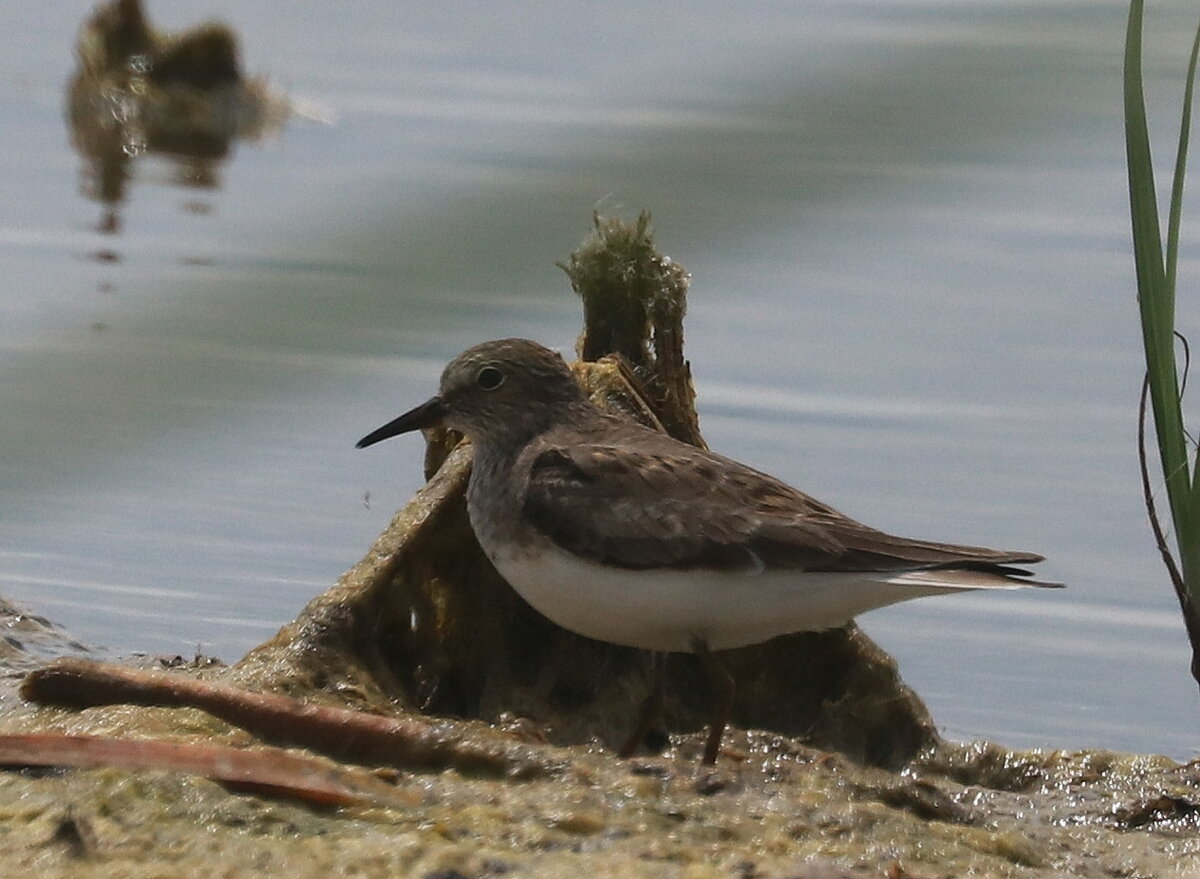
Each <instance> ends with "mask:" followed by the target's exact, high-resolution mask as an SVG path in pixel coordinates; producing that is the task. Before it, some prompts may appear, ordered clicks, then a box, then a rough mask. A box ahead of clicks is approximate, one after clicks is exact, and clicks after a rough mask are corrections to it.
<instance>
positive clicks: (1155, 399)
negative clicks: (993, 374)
mask: <svg viewBox="0 0 1200 879" xmlns="http://www.w3.org/2000/svg"><path fill="white" fill-rule="evenodd" d="M1142 12H1143V4H1142V2H1141V0H1133V2H1132V3H1131V4H1130V9H1129V28H1128V31H1127V33H1126V40H1125V75H1124V84H1125V150H1126V160H1127V165H1128V170H1129V201H1130V217H1131V219H1132V224H1133V245H1134V261H1135V265H1136V268H1137V285H1138V307H1139V309H1140V311H1141V319H1142V341H1143V345H1144V348H1145V353H1146V368H1147V372H1148V374H1149V378H1150V399H1151V409H1152V411H1153V413H1154V427H1155V433H1156V435H1157V437H1158V448H1159V457H1160V460H1161V463H1162V468H1163V479H1164V480H1165V481H1166V485H1167V496H1168V499H1169V502H1170V509H1171V518H1172V521H1173V522H1174V525H1175V536H1176V541H1177V542H1178V541H1179V539H1180V535H1181V534H1183V535H1188V537H1190V535H1191V527H1190V525H1191V518H1192V517H1191V493H1192V492H1191V478H1190V473H1189V467H1188V450H1187V441H1186V436H1185V434H1184V429H1183V413H1182V410H1181V407H1180V401H1179V383H1178V374H1177V371H1176V365H1175V336H1174V332H1175V291H1174V288H1173V286H1172V285H1170V284H1169V282H1168V276H1167V271H1166V265H1165V262H1164V254H1163V242H1162V234H1161V231H1160V228H1159V215H1158V199H1157V196H1156V194H1155V190H1154V167H1153V159H1152V154H1151V151H1150V135H1149V132H1148V128H1147V124H1146V101H1145V94H1144V88H1143V83H1142ZM1177 167H1178V165H1177ZM1185 539H1186V538H1185ZM1181 554H1183V555H1188V554H1187V553H1183V552H1182V547H1181ZM1184 567H1185V569H1186V568H1187V567H1188V565H1187V564H1185V565H1184Z"/></svg>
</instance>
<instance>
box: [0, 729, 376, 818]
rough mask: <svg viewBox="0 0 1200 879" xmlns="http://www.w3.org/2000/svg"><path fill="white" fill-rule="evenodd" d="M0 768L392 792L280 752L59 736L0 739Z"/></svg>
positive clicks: (312, 799)
mask: <svg viewBox="0 0 1200 879" xmlns="http://www.w3.org/2000/svg"><path fill="white" fill-rule="evenodd" d="M0 765H2V766H74V767H94V766H115V767H118V768H121V769H168V770H173V771H176V772H188V773H191V774H193V775H202V776H204V777H206V778H211V779H212V780H213V781H219V782H222V783H223V784H226V785H229V786H230V787H235V788H238V789H240V790H248V791H253V792H258V793H269V794H272V795H275V796H285V797H290V798H292V799H298V800H303V801H305V802H308V803H314V804H317V805H327V806H345V805H352V804H357V803H389V802H394V801H396V800H397V799H398V798H397V797H396V795H395V790H394V789H393V788H392V787H390V786H389V785H387V784H385V783H383V782H382V781H380V780H379V779H377V778H375V777H374V776H372V775H369V774H368V773H366V772H363V771H361V770H358V771H352V770H347V769H344V768H342V767H340V766H335V765H333V764H331V763H330V762H329V761H328V760H326V759H324V758H320V757H307V756H304V755H300V754H289V753H287V752H286V751H281V750H279V749H278V748H267V747H256V748H231V747H228V746H223V745H200V744H192V743H187V742H161V741H150V740H138V739H116V738H108V737H103V736H75V735H58V734H38V735H0Z"/></svg>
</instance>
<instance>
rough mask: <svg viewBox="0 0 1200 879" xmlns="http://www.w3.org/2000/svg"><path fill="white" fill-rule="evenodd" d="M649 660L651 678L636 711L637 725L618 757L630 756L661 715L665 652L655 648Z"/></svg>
mask: <svg viewBox="0 0 1200 879" xmlns="http://www.w3.org/2000/svg"><path fill="white" fill-rule="evenodd" d="M651 662H652V669H651V672H650V674H651V676H652V678H653V680H652V681H651V685H650V692H649V694H647V696H646V698H645V699H644V700H642V707H641V709H640V710H639V711H638V720H637V725H636V726H635V727H634V728H633V732H632V733H630V735H629V738H628V739H626V740H625V744H623V745H622V746H621V750H620V751H618V752H617V756H618V757H632V756H633V754H634V752H635V751H637V749H638V748H639V747H640V746H641V744H642V741H643V740H644V739H645V738H646V733H648V732H650V730H651V728H652V727H653V726H654V724H655V723H656V722H658V720H659V719H660V718H661V717H662V715H663V702H664V700H665V695H666V691H667V654H665V653H660V652H658V651H657V650H656V651H655V652H654V653H652V654H651Z"/></svg>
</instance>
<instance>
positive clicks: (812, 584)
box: [488, 544, 962, 653]
mask: <svg viewBox="0 0 1200 879" xmlns="http://www.w3.org/2000/svg"><path fill="white" fill-rule="evenodd" d="M543 548H544V551H543V552H541V553H538V554H536V555H535V554H532V553H519V554H511V553H495V554H493V553H491V552H489V553H488V555H489V557H490V558H491V560H492V563H493V564H494V565H495V566H496V569H497V570H498V571H499V572H500V574H501V575H502V576H503V577H504V579H506V580H507V581H508V582H509V583H510V584H511V585H512V587H513V588H514V589H515V590H516V591H517V592H518V593H519V594H520V595H521V597H522V598H524V599H525V600H526V601H528V602H529V604H530V605H532V606H533V607H534V609H535V610H537V611H538V612H539V613H541V614H542V615H543V616H545V617H547V618H548V619H550V620H551V621H553V622H555V623H557V624H558V625H560V626H562V627H563V628H564V629H569V630H571V631H572V632H575V633H577V634H580V635H585V636H587V637H589V638H595V639H597V640H600V641H608V642H610V643H613V644H624V645H627V646H629V647H640V648H643V649H646V650H661V651H670V652H685V653H686V652H691V650H692V644H693V643H694V642H695V641H696V640H697V639H701V640H703V641H704V642H705V643H706V644H707V645H708V646H709V648H710V649H712V650H727V649H730V648H733V647H743V646H745V645H747V644H757V643H760V642H762V641H767V640H769V639H771V638H774V637H776V636H778V635H784V634H787V633H789V632H810V631H821V630H823V629H831V628H834V627H837V626H841V625H845V624H846V623H847V622H849V621H850V620H851V619H853V618H854V617H855V616H856V615H858V614H860V613H864V612H865V611H868V610H871V609H872V608H876V607H882V606H884V605H888V604H894V603H896V602H898V601H904V600H906V599H909V598H918V597H920V596H922V595H933V594H938V593H943V592H948V591H955V592H956V591H961V588H962V587H957V588H956V587H953V586H949V585H942V584H937V585H934V584H929V583H907V582H903V577H895V576H891V577H889V575H887V574H871V573H864V574H859V573H798V572H793V571H782V572H781V571H761V572H753V571H748V572H745V573H719V572H715V571H704V570H691V571H677V570H655V571H647V570H627V569H618V568H608V567H605V566H603V565H599V564H596V563H594V562H590V561H587V560H584V559H579V558H577V557H575V556H572V555H570V554H569V553H566V552H564V551H562V550H560V549H558V548H557V547H552V546H549V545H548V544H543Z"/></svg>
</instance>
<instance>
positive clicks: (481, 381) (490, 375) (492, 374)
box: [475, 366, 504, 391]
mask: <svg viewBox="0 0 1200 879" xmlns="http://www.w3.org/2000/svg"><path fill="white" fill-rule="evenodd" d="M475 384H477V385H479V387H481V388H482V389H483V390H485V391H494V390H496V388H498V387H500V385H502V384H504V373H503V372H501V371H500V370H499V369H497V368H496V367H494V366H485V367H483V368H482V369H480V370H479V372H478V373H476V375H475Z"/></svg>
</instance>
